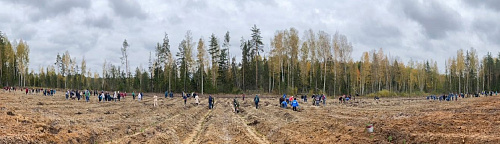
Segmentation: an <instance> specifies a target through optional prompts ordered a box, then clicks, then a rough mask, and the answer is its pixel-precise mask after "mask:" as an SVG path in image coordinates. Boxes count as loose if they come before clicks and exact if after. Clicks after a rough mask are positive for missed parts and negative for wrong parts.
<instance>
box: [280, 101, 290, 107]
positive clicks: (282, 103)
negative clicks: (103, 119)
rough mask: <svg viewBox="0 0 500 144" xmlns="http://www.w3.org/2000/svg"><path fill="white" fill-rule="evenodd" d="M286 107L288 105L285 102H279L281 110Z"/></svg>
mask: <svg viewBox="0 0 500 144" xmlns="http://www.w3.org/2000/svg"><path fill="white" fill-rule="evenodd" d="M287 105H288V103H286V100H285V101H283V102H281V107H282V108H286V106H287Z"/></svg>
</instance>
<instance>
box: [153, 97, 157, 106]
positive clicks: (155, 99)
mask: <svg viewBox="0 0 500 144" xmlns="http://www.w3.org/2000/svg"><path fill="white" fill-rule="evenodd" d="M153 99H154V100H153V101H154V103H153V106H154V107H156V105H158V104H157V103H158V96H156V95H155V96H153Z"/></svg>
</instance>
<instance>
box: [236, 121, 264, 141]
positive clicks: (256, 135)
mask: <svg viewBox="0 0 500 144" xmlns="http://www.w3.org/2000/svg"><path fill="white" fill-rule="evenodd" d="M233 115H236V119H237V121H239V123H240V125H242V126H243V127H244V128H245V130H246V133H247V134H248V135H249V136H250V137H251V138H253V139H254V140H255V141H256V142H258V143H261V144H262V143H265V144H269V143H270V142H269V141H268V140H267V139H266V136H264V135H261V134H259V133H258V132H257V131H256V130H255V129H254V128H252V127H249V126H248V124H247V123H246V121H245V120H244V119H243V118H242V117H241V116H240V115H238V114H233Z"/></svg>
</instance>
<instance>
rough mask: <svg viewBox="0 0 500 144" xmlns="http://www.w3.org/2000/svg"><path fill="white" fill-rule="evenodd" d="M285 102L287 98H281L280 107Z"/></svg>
mask: <svg viewBox="0 0 500 144" xmlns="http://www.w3.org/2000/svg"><path fill="white" fill-rule="evenodd" d="M283 101H285V98H284V97H280V105H281V103H283Z"/></svg>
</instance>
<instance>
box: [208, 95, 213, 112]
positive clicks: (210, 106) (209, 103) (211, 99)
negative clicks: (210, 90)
mask: <svg viewBox="0 0 500 144" xmlns="http://www.w3.org/2000/svg"><path fill="white" fill-rule="evenodd" d="M212 101H213V98H212V95H208V109H212V107H213V105H212Z"/></svg>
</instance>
